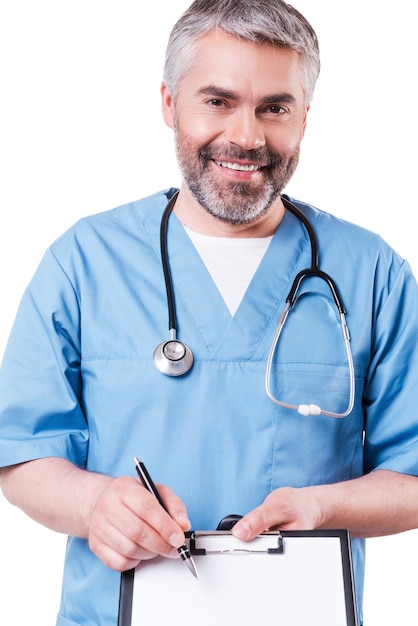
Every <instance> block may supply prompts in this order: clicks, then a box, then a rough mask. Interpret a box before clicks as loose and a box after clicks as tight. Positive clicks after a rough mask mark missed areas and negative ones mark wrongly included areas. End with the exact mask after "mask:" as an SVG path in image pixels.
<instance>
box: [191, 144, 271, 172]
mask: <svg viewBox="0 0 418 626" xmlns="http://www.w3.org/2000/svg"><path fill="white" fill-rule="evenodd" d="M199 159H200V161H201V162H202V163H203V164H206V163H207V162H208V161H213V160H216V161H229V160H231V161H234V160H237V161H250V162H251V163H254V165H259V166H262V167H269V168H276V167H280V165H281V164H282V163H283V157H282V156H281V155H280V154H272V153H271V152H270V151H269V150H266V149H265V148H254V149H252V150H241V149H239V148H238V147H237V148H235V147H234V146H231V145H228V146H224V147H216V148H214V147H211V146H203V147H202V148H200V150H199Z"/></svg>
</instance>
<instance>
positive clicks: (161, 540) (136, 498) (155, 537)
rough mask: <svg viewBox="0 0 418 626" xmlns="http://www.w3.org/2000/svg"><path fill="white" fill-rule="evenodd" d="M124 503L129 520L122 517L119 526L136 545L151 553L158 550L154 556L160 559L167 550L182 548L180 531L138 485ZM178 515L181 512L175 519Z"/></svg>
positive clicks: (182, 541) (181, 530)
mask: <svg viewBox="0 0 418 626" xmlns="http://www.w3.org/2000/svg"><path fill="white" fill-rule="evenodd" d="M161 490H162V491H163V489H161ZM174 500H178V499H177V498H174ZM126 503H127V505H128V507H129V508H130V511H131V513H133V517H132V516H131V515H130V516H126V518H125V519H124V520H123V521H122V522H121V524H122V527H123V528H124V529H125V531H126V532H128V536H130V537H131V538H132V539H133V540H134V541H135V542H136V543H138V544H140V545H146V546H147V547H151V549H155V548H157V547H158V554H163V555H167V550H169V549H170V548H173V547H174V548H178V547H179V546H181V545H183V543H184V532H183V528H182V527H181V526H180V524H179V523H178V522H177V521H176V520H175V519H173V517H172V516H171V515H170V514H169V513H168V512H167V511H166V510H165V509H164V508H163V507H162V506H161V505H160V503H159V502H158V501H157V499H156V498H155V496H154V495H153V494H151V493H150V492H148V491H147V490H146V489H144V487H142V485H140V484H138V483H137V485H136V489H135V490H134V492H133V493H131V494H129V497H127V499H126ZM182 513H183V509H180V511H177V512H176V515H177V516H180V517H181V515H182ZM183 523H184V520H183ZM128 525H129V526H128Z"/></svg>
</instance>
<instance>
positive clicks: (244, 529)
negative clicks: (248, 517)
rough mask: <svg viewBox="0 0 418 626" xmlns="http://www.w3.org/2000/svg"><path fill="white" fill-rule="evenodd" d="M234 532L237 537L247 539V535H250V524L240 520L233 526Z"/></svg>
mask: <svg viewBox="0 0 418 626" xmlns="http://www.w3.org/2000/svg"><path fill="white" fill-rule="evenodd" d="M232 534H233V535H234V536H235V537H236V538H237V539H242V540H245V539H247V537H249V535H250V527H249V526H248V524H247V522H243V521H241V522H238V523H237V524H235V526H234V527H233V528H232Z"/></svg>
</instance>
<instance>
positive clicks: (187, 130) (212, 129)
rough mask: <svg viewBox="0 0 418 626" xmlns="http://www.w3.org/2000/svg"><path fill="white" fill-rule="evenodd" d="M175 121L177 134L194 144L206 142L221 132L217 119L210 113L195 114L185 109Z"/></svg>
mask: <svg viewBox="0 0 418 626" xmlns="http://www.w3.org/2000/svg"><path fill="white" fill-rule="evenodd" d="M176 122H177V130H178V133H179V136H180V137H184V138H188V140H189V141H190V142H192V143H195V144H208V143H210V142H211V141H213V140H214V139H216V138H217V137H218V136H219V135H221V134H222V132H223V129H222V126H221V124H220V122H219V120H217V119H215V118H214V116H211V115H202V114H201V115H196V114H195V113H193V112H192V111H189V112H188V111H187V110H186V111H183V113H182V115H181V117H177V119H176Z"/></svg>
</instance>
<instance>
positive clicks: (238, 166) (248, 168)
mask: <svg viewBox="0 0 418 626" xmlns="http://www.w3.org/2000/svg"><path fill="white" fill-rule="evenodd" d="M214 163H216V165H218V166H219V167H223V168H225V169H228V170H234V171H236V172H258V171H260V170H261V169H262V166H261V165H254V164H247V165H245V164H243V163H232V162H230V161H217V160H216V159H214Z"/></svg>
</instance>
